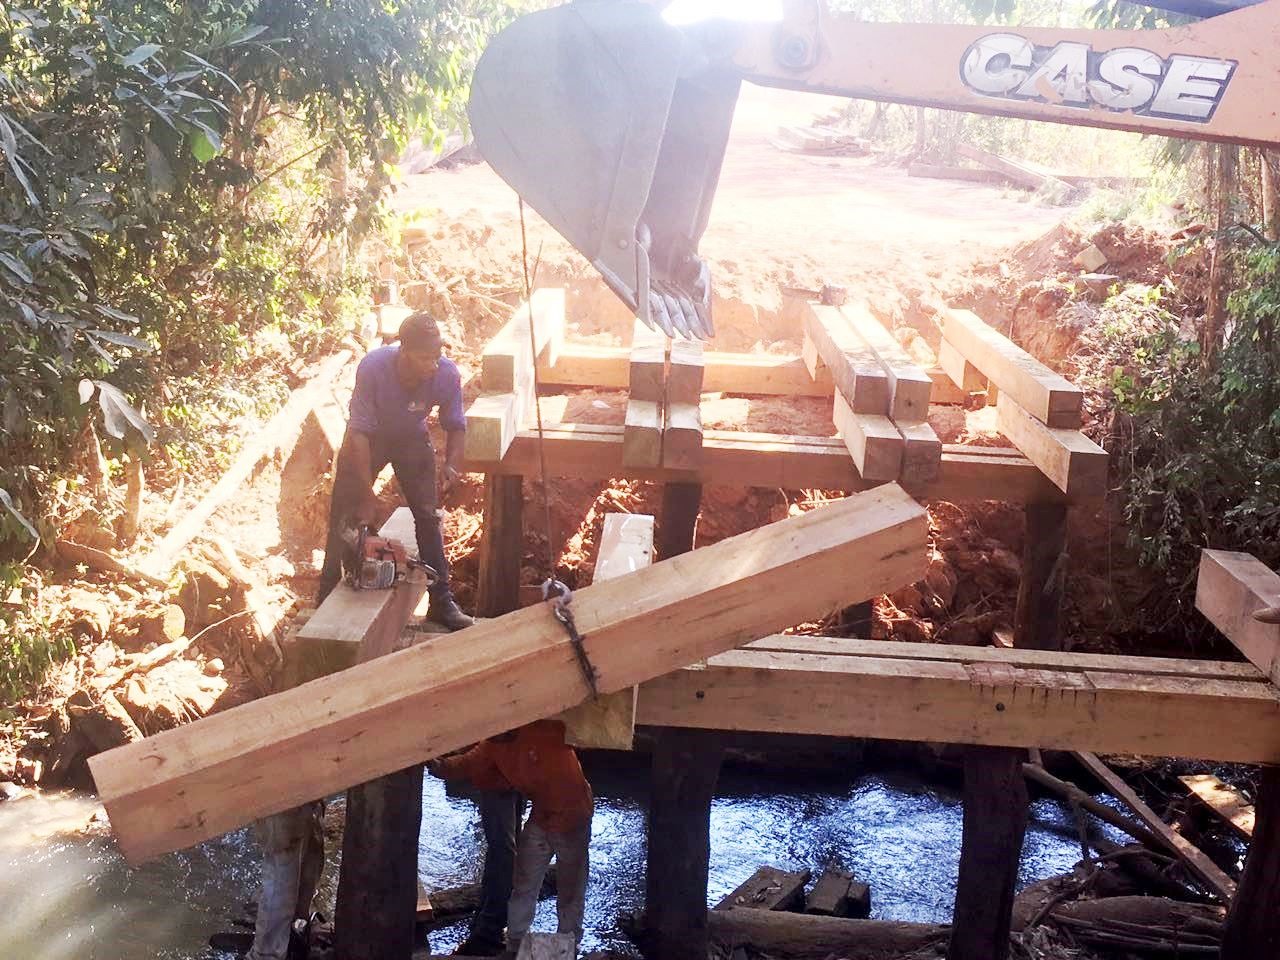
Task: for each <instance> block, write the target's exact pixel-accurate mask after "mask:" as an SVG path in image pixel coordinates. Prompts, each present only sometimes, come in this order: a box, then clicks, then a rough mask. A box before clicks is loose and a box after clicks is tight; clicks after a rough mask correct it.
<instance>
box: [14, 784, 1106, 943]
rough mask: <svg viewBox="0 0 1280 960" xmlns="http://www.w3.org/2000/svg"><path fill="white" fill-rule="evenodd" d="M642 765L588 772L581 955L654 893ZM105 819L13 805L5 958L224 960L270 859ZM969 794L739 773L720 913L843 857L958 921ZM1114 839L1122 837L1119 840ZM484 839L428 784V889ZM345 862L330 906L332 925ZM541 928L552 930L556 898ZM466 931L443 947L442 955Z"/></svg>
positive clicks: (877, 887)
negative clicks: (765, 880)
mask: <svg viewBox="0 0 1280 960" xmlns="http://www.w3.org/2000/svg"><path fill="white" fill-rule="evenodd" d="M642 771H643V767H641V766H640V765H639V764H637V763H636V762H634V761H632V762H629V763H612V762H609V763H591V764H590V765H589V768H588V773H589V775H590V777H591V780H592V784H593V786H594V788H595V791H596V795H597V807H596V816H595V820H594V824H593V830H592V842H591V880H590V887H589V890H588V906H587V917H586V935H585V940H584V944H583V949H584V950H593V949H598V948H605V947H611V946H619V945H621V944H622V943H623V942H624V941H625V938H624V937H623V935H622V933H621V932H620V930H619V929H618V915H619V913H621V912H622V911H626V910H631V909H634V908H636V907H638V906H639V905H640V903H641V901H642V899H643V894H644V809H645V791H646V777H644V776H643V773H642ZM95 809H97V807H96V804H94V802H93V800H92V799H91V798H88V797H84V796H78V795H45V796H40V797H26V798H22V799H18V800H12V801H8V802H4V803H0V903H2V904H4V914H3V916H4V920H3V921H2V922H0V943H2V944H3V947H2V948H0V955H3V956H9V957H22V958H24V960H153V958H155V960H161V958H163V960H196V958H199V960H221V958H222V957H224V956H226V955H224V954H220V953H218V952H216V951H214V950H211V949H210V948H209V947H208V946H206V939H207V938H208V936H209V935H210V934H211V933H214V932H216V931H218V930H225V929H234V927H233V926H232V923H231V922H232V920H233V919H234V918H236V917H239V916H243V915H244V906H243V905H244V903H245V901H247V900H249V899H251V898H252V897H253V896H254V893H255V889H256V879H257V856H258V854H257V850H256V847H255V845H254V842H253V840H252V838H251V835H250V833H249V831H247V830H240V831H236V832H235V833H232V834H229V835H227V836H226V837H223V838H220V839H218V840H214V841H210V842H208V843H204V844H201V845H200V846H198V847H195V848H193V849H190V850H185V851H182V852H179V853H175V854H170V855H168V856H165V857H162V858H160V859H158V860H156V861H153V862H152V863H149V864H147V865H145V866H143V867H141V868H138V869H133V868H131V867H129V866H128V865H127V864H126V863H125V862H124V861H123V859H121V857H120V855H119V853H118V852H117V850H116V848H115V844H114V842H113V841H112V840H111V839H110V837H109V836H107V835H106V834H105V833H104V832H103V831H101V830H97V831H93V830H91V831H89V832H88V833H84V832H80V830H79V828H81V827H83V826H84V824H85V823H86V821H87V820H88V819H89V818H90V816H91V815H92V813H93V812H94V810H95ZM961 818H962V809H961V804H960V797H959V795H958V793H954V792H951V791H949V790H947V789H943V788H938V787H936V786H926V785H924V784H922V783H921V782H920V781H919V780H918V779H916V778H913V777H908V776H905V775H897V774H893V773H885V772H874V773H867V772H862V773H859V774H856V775H855V774H850V775H845V776H830V775H823V776H816V775H795V774H786V775H781V774H769V775H765V774H761V773H759V772H750V773H748V772H744V771H740V770H736V769H733V768H727V769H726V770H725V771H724V772H723V774H722V776H721V779H720V784H719V789H718V794H717V797H716V800H715V804H714V806H713V808H712V824H711V875H710V882H709V888H708V896H709V898H710V901H711V902H712V903H715V902H717V901H718V900H719V899H720V898H722V897H723V896H724V895H725V894H727V893H728V892H729V891H731V890H732V889H733V888H734V887H736V886H737V885H738V884H739V883H741V882H742V881H744V880H746V879H747V878H748V877H749V876H750V875H751V874H752V873H753V872H754V871H755V869H756V868H757V867H758V866H761V865H763V864H769V865H772V866H777V867H782V868H786V869H800V868H803V867H808V868H811V869H813V870H814V871H815V874H816V872H817V870H819V869H821V867H822V866H823V865H824V864H826V863H828V862H830V861H838V862H839V863H840V864H841V865H842V866H844V867H845V868H846V869H849V870H853V871H854V872H855V873H856V874H857V876H858V878H859V879H861V880H863V881H865V882H867V883H870V884H871V888H872V915H873V916H875V917H880V918H885V919H897V920H913V921H930V922H946V921H948V920H949V919H950V916H951V904H952V900H953V897H954V890H955V880H956V872H957V865H958V862H959V855H960V836H961ZM1107 835H1109V836H1112V837H1113V838H1114V837H1115V834H1114V833H1110V832H1108V833H1107ZM482 849H483V839H482V837H481V834H480V829H479V820H478V817H477V816H476V814H475V808H474V806H473V805H472V804H471V802H470V801H469V800H466V799H463V798H457V797H450V796H448V795H446V793H445V790H444V787H443V785H442V784H441V783H440V781H438V780H434V779H432V778H430V777H428V778H427V779H426V782H425V789H424V798H423V830H422V839H421V843H420V846H419V869H420V872H421V876H422V880H423V883H424V884H425V885H426V887H427V889H428V890H430V889H433V888H440V887H447V886H453V885H456V884H460V883H468V882H472V881H474V880H476V879H477V878H478V875H479V867H480V861H481V853H482ZM1079 855H1080V850H1079V844H1078V841H1077V839H1076V829H1075V822H1074V819H1073V817H1072V815H1071V813H1070V812H1069V811H1068V810H1067V809H1066V808H1065V807H1064V806H1063V805H1061V804H1058V803H1056V802H1054V801H1052V800H1037V801H1036V802H1035V803H1034V804H1033V806H1032V810H1031V824H1030V827H1029V829H1028V831H1027V835H1026V843H1025V845H1024V847H1023V852H1022V864H1021V868H1020V871H1019V885H1020V887H1021V886H1025V885H1026V884H1029V883H1032V882H1034V881H1036V880H1039V879H1042V878H1044V877H1047V876H1051V875H1053V874H1056V873H1061V872H1064V871H1066V870H1068V869H1070V868H1071V866H1072V864H1074V863H1075V862H1076V860H1077V859H1078V858H1079ZM333 861H334V858H333V857H330V862H329V865H328V868H327V870H326V876H325V882H324V883H323V884H322V888H321V891H320V894H319V898H320V901H321V904H320V905H321V908H322V909H324V907H325V906H326V904H327V906H328V907H329V908H330V911H329V915H332V913H331V907H332V899H333V895H334V888H335V873H336V870H335V864H334V862H333ZM535 929H551V930H553V929H555V907H554V902H553V901H550V900H548V901H544V902H543V903H542V904H541V905H540V906H539V910H538V915H537V920H536V922H535ZM464 935H465V929H464V924H461V923H459V924H455V925H453V926H450V927H446V928H444V929H441V930H437V931H435V932H433V933H432V935H431V945H432V948H433V950H432V952H433V953H437V954H440V953H445V952H448V951H450V950H452V948H453V947H454V946H456V944H457V943H458V942H459V941H460V940H461V939H462V937H463V936H464Z"/></svg>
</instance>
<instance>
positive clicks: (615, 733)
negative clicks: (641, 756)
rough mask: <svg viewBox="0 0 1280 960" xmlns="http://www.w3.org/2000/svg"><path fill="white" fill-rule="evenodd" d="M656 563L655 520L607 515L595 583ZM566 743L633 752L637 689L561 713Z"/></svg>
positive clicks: (629, 689) (614, 514)
mask: <svg viewBox="0 0 1280 960" xmlns="http://www.w3.org/2000/svg"><path fill="white" fill-rule="evenodd" d="M652 563H653V517H651V516H648V515H646V514H641V513H606V514H605V516H604V528H603V529H602V530H601V533H600V547H599V549H598V550H597V551H596V571H595V576H594V578H593V579H592V582H593V583H603V582H604V581H606V580H612V579H613V578H614V577H622V576H626V575H627V574H629V573H635V572H636V571H637V570H643V569H644V568H645V567H647V566H650V565H651V564H652ZM560 719H561V720H563V721H564V738H565V742H566V743H569V744H572V745H573V746H575V747H589V748H593V749H601V750H630V749H631V741H632V738H633V736H634V735H635V725H636V688H635V687H627V688H626V689H624V690H616V691H614V692H613V693H605V694H601V695H600V696H599V697H597V698H596V699H594V700H588V701H586V702H585V703H580V704H578V705H577V706H576V707H572V708H570V709H569V710H566V711H565V712H564V713H562V714H560Z"/></svg>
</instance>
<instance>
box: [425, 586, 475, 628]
mask: <svg viewBox="0 0 1280 960" xmlns="http://www.w3.org/2000/svg"><path fill="white" fill-rule="evenodd" d="M427 621H428V622H430V623H438V624H439V625H440V626H442V627H444V628H445V629H446V630H448V631H450V632H453V631H455V630H465V629H467V627H469V626H471V625H472V624H474V623H475V620H473V619H472V618H471V617H468V616H467V615H466V614H465V613H463V612H462V608H461V607H459V606H458V601H457V600H455V599H453V597H451V596H448V595H446V596H443V597H440V598H439V599H437V598H435V597H432V598H431V606H430V607H429V608H428V609H427Z"/></svg>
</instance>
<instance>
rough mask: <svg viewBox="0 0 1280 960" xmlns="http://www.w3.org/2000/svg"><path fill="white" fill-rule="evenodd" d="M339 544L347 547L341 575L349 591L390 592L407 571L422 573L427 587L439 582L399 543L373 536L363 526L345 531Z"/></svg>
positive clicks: (436, 575)
mask: <svg viewBox="0 0 1280 960" xmlns="http://www.w3.org/2000/svg"><path fill="white" fill-rule="evenodd" d="M343 541H344V542H345V543H346V545H347V548H348V549H347V551H345V555H344V557H343V564H342V566H343V573H344V577H345V579H346V581H347V583H348V584H349V585H350V586H351V588H352V589H353V590H390V589H391V588H392V587H394V586H395V585H396V584H397V583H399V582H400V581H401V580H403V579H404V578H405V576H406V575H407V574H408V573H409V571H410V570H421V571H422V572H423V573H425V574H426V577H427V583H428V584H433V583H435V582H436V581H437V580H439V579H440V575H439V573H437V572H436V570H435V568H434V567H432V566H431V565H430V564H427V563H423V562H422V561H421V560H419V559H418V558H417V557H411V556H409V553H408V551H407V550H405V548H404V544H402V543H400V541H398V540H392V539H390V538H389V537H380V536H377V535H376V534H375V533H373V532H372V531H371V530H370V529H369V528H368V527H367V526H359V527H356V528H355V529H354V530H348V531H347V532H346V533H345V534H344V536H343Z"/></svg>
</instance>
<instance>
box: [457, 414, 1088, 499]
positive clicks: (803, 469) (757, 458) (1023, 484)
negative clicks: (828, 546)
mask: <svg viewBox="0 0 1280 960" xmlns="http://www.w3.org/2000/svg"><path fill="white" fill-rule="evenodd" d="M623 429H624V428H622V427H619V426H599V425H588V424H566V423H562V422H558V423H553V424H550V425H548V427H547V429H546V432H545V443H544V444H543V445H542V446H543V449H544V450H545V452H546V456H547V469H548V470H549V471H550V472H551V473H552V474H553V475H555V476H559V477H577V478H579V479H583V480H587V479H590V480H608V479H611V478H615V477H633V478H635V479H638V480H653V481H657V482H664V483H665V482H679V483H722V484H727V485H729V486H736V487H781V488H783V489H786V490H811V489H818V490H846V491H853V490H868V489H871V488H872V487H874V486H876V485H877V484H878V482H879V481H870V480H864V479H863V478H862V477H861V475H859V473H858V471H857V468H856V467H855V466H854V465H853V460H852V459H851V458H850V456H849V450H848V448H847V447H846V446H845V443H844V441H843V440H842V439H840V438H839V437H793V436H786V435H783V434H775V433H749V432H745V431H734V430H704V431H703V448H702V449H703V453H702V463H701V465H700V466H699V467H698V468H697V469H695V470H672V469H668V468H660V469H648V468H629V467H626V466H624V465H623V463H622V439H623ZM538 447H539V443H538V434H537V432H536V431H532V430H529V431H523V432H522V433H521V434H520V435H519V436H518V437H517V438H516V440H515V441H514V442H513V443H512V445H511V449H510V451H509V452H508V455H507V457H506V458H505V459H504V460H502V461H492V460H482V461H477V460H470V459H469V460H468V461H467V463H466V464H465V466H466V468H467V469H468V470H471V471H474V472H481V473H482V472H489V473H502V474H514V473H520V474H525V475H530V474H536V473H538V471H539V453H538ZM909 489H910V490H911V492H912V493H914V494H915V495H916V496H918V497H919V498H921V499H923V500H950V501H952V502H956V503H964V502H967V501H974V500H1004V501H1007V502H1010V503H1026V502H1031V501H1054V500H1068V501H1070V499H1071V498H1068V497H1064V496H1063V494H1062V492H1061V491H1059V490H1058V489H1057V488H1056V487H1055V486H1054V485H1053V484H1052V483H1050V482H1049V481H1048V480H1047V479H1046V478H1045V476H1044V474H1042V473H1041V472H1040V470H1039V469H1038V468H1037V467H1036V466H1035V464H1033V463H1032V462H1031V461H1030V460H1028V459H1026V458H1025V457H1024V456H1022V454H1021V453H1019V452H1018V451H1017V450H1013V449H1012V448H1007V447H963V446H957V445H955V444H943V447H942V461H941V463H940V465H939V471H938V478H937V479H936V480H934V481H933V482H931V483H925V484H921V485H919V486H910V487H909Z"/></svg>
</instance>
